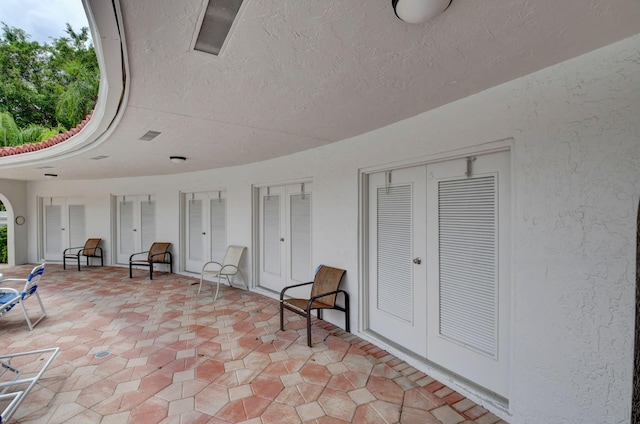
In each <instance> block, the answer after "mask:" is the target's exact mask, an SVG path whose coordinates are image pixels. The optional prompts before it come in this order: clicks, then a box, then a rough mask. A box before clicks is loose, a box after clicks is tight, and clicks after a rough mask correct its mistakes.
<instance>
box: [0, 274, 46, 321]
mask: <svg viewBox="0 0 640 424" xmlns="http://www.w3.org/2000/svg"><path fill="white" fill-rule="evenodd" d="M43 272H44V264H42V265H38V266H37V267H35V268H33V270H32V271H31V273H30V274H29V277H28V278H5V279H4V280H2V282H1V283H0V284H2V285H3V284H5V283H10V282H24V288H23V289H22V291H21V292H20V291H18V290H16V289H14V288H11V287H2V286H0V317H2V316H4V315H5V314H6V313H7V312H9V311H10V310H11V309H13V307H14V306H16V305H18V304H20V306H21V307H22V312H23V313H24V317H25V319H26V320H27V324H28V325H29V330H33V327H35V326H36V324H38V323H39V322H40V321H42V319H43V318H44V317H46V316H47V313H46V311H45V310H44V305H43V304H42V299H40V294H39V293H38V282H40V277H42V273H43ZM34 294H35V295H36V299H38V303H39V304H40V309H42V316H41V317H40V318H38V320H37V321H36V322H34V323H31V320H30V319H29V314H28V313H27V308H26V307H25V306H24V301H25V300H27V299H28V298H30V297H31V296H33V295H34Z"/></svg>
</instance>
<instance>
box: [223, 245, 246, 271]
mask: <svg viewBox="0 0 640 424" xmlns="http://www.w3.org/2000/svg"><path fill="white" fill-rule="evenodd" d="M245 250H247V248H246V247H244V246H229V247H227V251H226V252H225V254H224V259H223V260H222V266H224V265H233V266H235V267H236V268H237V267H239V266H240V260H241V259H242V254H243V253H244V251H245Z"/></svg>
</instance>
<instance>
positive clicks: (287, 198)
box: [258, 183, 313, 294]
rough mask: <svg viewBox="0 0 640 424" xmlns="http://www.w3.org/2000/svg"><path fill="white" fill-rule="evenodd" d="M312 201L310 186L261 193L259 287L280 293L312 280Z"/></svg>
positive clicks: (301, 185)
mask: <svg viewBox="0 0 640 424" xmlns="http://www.w3.org/2000/svg"><path fill="white" fill-rule="evenodd" d="M311 200H312V185H311V184H310V183H305V184H290V185H286V186H275V187H269V188H266V187H264V188H261V189H260V192H259V202H260V205H259V221H258V227H259V231H260V236H259V239H260V252H259V255H260V261H259V264H260V274H259V279H260V281H259V285H260V287H263V288H265V289H268V290H272V291H275V292H280V290H282V289H283V288H284V287H286V286H288V285H291V284H296V283H301V282H307V281H311V280H313V264H312V254H311V246H312V244H311V234H312V232H311ZM308 291H309V290H308V288H307V290H306V292H307V294H308ZM293 293H294V294H295V292H293Z"/></svg>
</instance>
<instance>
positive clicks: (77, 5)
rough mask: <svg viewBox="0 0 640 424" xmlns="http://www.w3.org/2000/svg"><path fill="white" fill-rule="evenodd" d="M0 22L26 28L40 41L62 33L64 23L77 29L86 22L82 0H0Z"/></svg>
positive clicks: (86, 25)
mask: <svg viewBox="0 0 640 424" xmlns="http://www.w3.org/2000/svg"><path fill="white" fill-rule="evenodd" d="M0 22H4V23H5V24H7V25H9V26H10V27H16V28H20V29H23V30H25V31H26V33H27V34H29V35H31V38H30V40H31V41H38V42H40V43H50V42H51V39H52V38H60V37H65V36H66V33H65V32H64V30H65V29H66V24H67V23H69V24H71V27H72V28H73V29H74V30H76V31H78V30H80V28H82V27H88V26H89V24H88V23H87V15H86V14H85V13H84V8H83V6H82V0H0Z"/></svg>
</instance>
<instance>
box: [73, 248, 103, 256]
mask: <svg viewBox="0 0 640 424" xmlns="http://www.w3.org/2000/svg"><path fill="white" fill-rule="evenodd" d="M92 249H93V251H94V252H95V251H97V250H100V255H95V254H94V255H92V256H102V247H99V246H96V247H92V248H91V249H84V248H83V249H82V250H81V251H79V252H78V255H83V256H87V255H85V254H84V251H85V250H92Z"/></svg>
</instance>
